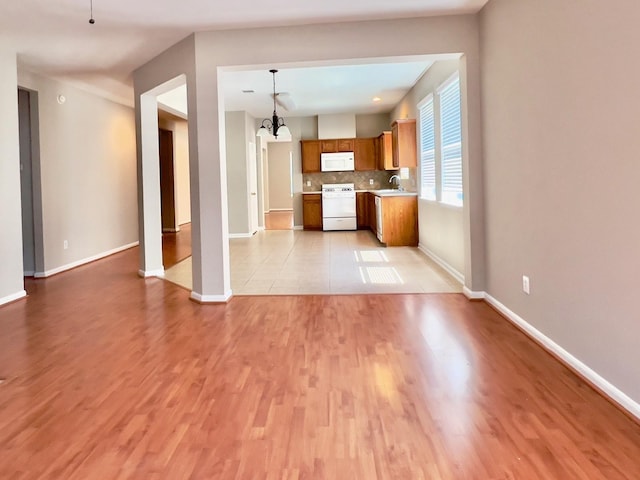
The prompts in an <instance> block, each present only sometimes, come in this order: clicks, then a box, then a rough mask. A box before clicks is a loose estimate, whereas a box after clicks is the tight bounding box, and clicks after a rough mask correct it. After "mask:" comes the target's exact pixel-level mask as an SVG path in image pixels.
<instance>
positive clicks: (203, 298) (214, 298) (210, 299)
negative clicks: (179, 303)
mask: <svg viewBox="0 0 640 480" xmlns="http://www.w3.org/2000/svg"><path fill="white" fill-rule="evenodd" d="M232 296H233V292H232V291H231V290H229V291H227V292H226V293H225V294H224V295H200V294H199V293H196V292H191V299H192V300H195V301H196V302H198V303H227V302H228V301H229V300H230V299H231V297H232Z"/></svg>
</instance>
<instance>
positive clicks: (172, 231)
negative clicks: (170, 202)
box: [162, 226, 180, 233]
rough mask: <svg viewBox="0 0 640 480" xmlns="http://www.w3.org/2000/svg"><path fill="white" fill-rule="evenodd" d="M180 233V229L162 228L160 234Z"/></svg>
mask: <svg viewBox="0 0 640 480" xmlns="http://www.w3.org/2000/svg"><path fill="white" fill-rule="evenodd" d="M179 231H180V227H179V226H178V227H177V228H163V229H162V233H178V232H179Z"/></svg>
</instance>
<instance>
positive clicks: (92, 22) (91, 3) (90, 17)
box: [89, 0, 96, 25]
mask: <svg viewBox="0 0 640 480" xmlns="http://www.w3.org/2000/svg"><path fill="white" fill-rule="evenodd" d="M89 8H90V10H91V15H90V16H89V23H90V24H91V25H93V24H94V23H96V21H95V20H94V18H93V0H89Z"/></svg>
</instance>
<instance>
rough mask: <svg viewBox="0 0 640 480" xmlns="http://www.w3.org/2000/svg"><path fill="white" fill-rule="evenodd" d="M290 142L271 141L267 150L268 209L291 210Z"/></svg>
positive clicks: (291, 148) (291, 147)
mask: <svg viewBox="0 0 640 480" xmlns="http://www.w3.org/2000/svg"><path fill="white" fill-rule="evenodd" d="M292 150H293V144H292V142H271V143H269V150H268V162H267V163H268V165H269V209H270V210H291V209H292V208H293V198H292V196H291V165H290V158H291V154H292Z"/></svg>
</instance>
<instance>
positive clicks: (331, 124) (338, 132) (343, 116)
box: [318, 113, 356, 139]
mask: <svg viewBox="0 0 640 480" xmlns="http://www.w3.org/2000/svg"><path fill="white" fill-rule="evenodd" d="M355 136H356V116H355V115H354V114H352V113H339V114H335V115H318V138H320V139H323V138H354V137H355Z"/></svg>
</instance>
